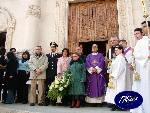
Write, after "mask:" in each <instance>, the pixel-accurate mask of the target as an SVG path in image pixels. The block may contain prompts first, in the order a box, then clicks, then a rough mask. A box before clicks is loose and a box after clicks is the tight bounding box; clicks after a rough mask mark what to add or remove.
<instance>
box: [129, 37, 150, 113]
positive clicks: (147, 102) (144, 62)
mask: <svg viewBox="0 0 150 113" xmlns="http://www.w3.org/2000/svg"><path fill="white" fill-rule="evenodd" d="M149 44H150V39H149V38H148V37H147V36H144V37H143V38H142V39H140V40H139V41H138V42H137V44H136V46H135V48H134V56H135V63H136V71H137V72H138V73H139V74H140V77H141V80H140V81H133V87H132V90H133V91H137V92H138V93H140V94H141V95H142V97H143V103H142V105H141V106H139V107H138V108H136V109H132V110H131V112H132V113H150V59H148V56H149V55H150V50H149Z"/></svg>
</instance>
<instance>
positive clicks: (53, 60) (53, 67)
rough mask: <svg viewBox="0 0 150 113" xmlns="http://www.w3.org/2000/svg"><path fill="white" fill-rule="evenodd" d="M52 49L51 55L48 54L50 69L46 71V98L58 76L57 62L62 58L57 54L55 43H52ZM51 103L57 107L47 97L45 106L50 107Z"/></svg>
mask: <svg viewBox="0 0 150 113" xmlns="http://www.w3.org/2000/svg"><path fill="white" fill-rule="evenodd" d="M50 47H51V52H50V53H49V54H46V56H47V57H48V63H49V64H48V68H47V70H46V96H47V94H48V90H49V88H48V85H50V84H51V83H52V82H53V81H54V80H55V76H57V61H58V58H59V57H60V54H58V53H56V50H57V47H58V45H57V44H56V43H55V42H51V43H50ZM50 103H51V104H52V105H55V103H56V102H55V101H52V100H50V99H49V98H47V97H46V98H45V104H46V105H49V104H50Z"/></svg>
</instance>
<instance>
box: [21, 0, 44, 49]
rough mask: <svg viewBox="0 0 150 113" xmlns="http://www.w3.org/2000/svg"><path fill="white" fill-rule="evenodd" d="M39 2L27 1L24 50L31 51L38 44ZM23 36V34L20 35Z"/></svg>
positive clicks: (38, 0) (39, 0) (35, 0)
mask: <svg viewBox="0 0 150 113" xmlns="http://www.w3.org/2000/svg"><path fill="white" fill-rule="evenodd" d="M40 3H41V0H29V3H28V4H29V5H28V7H27V15H26V16H27V17H26V25H27V26H26V39H25V43H24V48H26V49H29V50H30V49H33V48H34V47H35V46H37V45H38V43H39V38H40V31H39V22H40V16H41V8H40ZM22 35H24V34H22Z"/></svg>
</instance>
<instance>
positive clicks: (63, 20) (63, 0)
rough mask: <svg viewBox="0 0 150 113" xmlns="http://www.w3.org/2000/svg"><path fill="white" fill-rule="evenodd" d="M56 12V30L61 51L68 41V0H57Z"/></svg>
mask: <svg viewBox="0 0 150 113" xmlns="http://www.w3.org/2000/svg"><path fill="white" fill-rule="evenodd" d="M55 14H56V15H55V18H56V19H55V20H56V22H55V32H56V34H57V43H58V45H59V48H60V50H59V51H61V50H62V48H64V47H67V42H68V40H67V39H68V27H67V26H68V0H56V12H55Z"/></svg>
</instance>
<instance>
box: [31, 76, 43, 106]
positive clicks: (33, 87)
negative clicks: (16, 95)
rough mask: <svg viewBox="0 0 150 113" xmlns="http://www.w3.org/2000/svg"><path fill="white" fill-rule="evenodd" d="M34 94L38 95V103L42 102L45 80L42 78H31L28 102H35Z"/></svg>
mask: <svg viewBox="0 0 150 113" xmlns="http://www.w3.org/2000/svg"><path fill="white" fill-rule="evenodd" d="M37 86H38V87H37ZM37 91H38V92H37ZM36 95H38V104H39V103H43V102H44V98H45V80H44V79H33V80H31V89H30V103H36Z"/></svg>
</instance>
